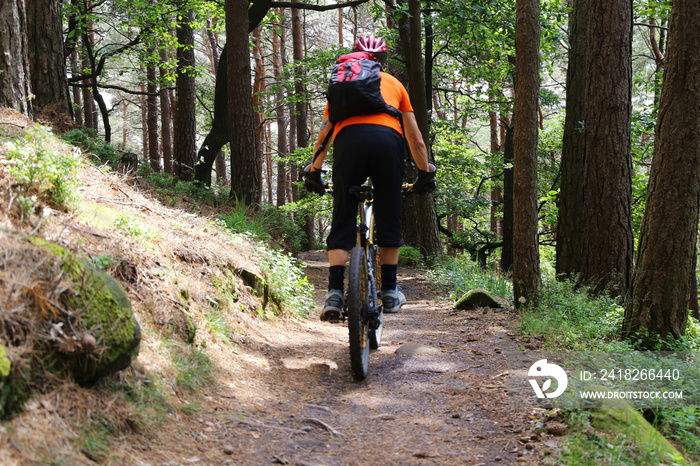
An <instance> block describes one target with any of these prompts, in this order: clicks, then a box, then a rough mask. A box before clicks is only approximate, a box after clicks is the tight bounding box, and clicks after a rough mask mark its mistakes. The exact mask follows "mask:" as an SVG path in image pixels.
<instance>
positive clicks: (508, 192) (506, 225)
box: [501, 117, 515, 273]
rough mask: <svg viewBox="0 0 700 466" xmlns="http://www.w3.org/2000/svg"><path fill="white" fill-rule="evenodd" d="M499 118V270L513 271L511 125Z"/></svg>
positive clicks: (512, 154) (512, 157)
mask: <svg viewBox="0 0 700 466" xmlns="http://www.w3.org/2000/svg"><path fill="white" fill-rule="evenodd" d="M506 120H507V119H506V118H505V117H502V118H501V121H502V123H501V124H502V125H504V126H505V128H506V132H505V137H504V143H503V165H504V166H505V167H508V168H505V169H503V248H502V249H501V270H502V271H503V272H506V273H511V272H512V271H513V159H514V151H515V150H514V148H513V133H514V131H513V125H512V124H510V122H509V121H506Z"/></svg>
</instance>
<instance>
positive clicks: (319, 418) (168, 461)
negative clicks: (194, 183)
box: [0, 111, 564, 465]
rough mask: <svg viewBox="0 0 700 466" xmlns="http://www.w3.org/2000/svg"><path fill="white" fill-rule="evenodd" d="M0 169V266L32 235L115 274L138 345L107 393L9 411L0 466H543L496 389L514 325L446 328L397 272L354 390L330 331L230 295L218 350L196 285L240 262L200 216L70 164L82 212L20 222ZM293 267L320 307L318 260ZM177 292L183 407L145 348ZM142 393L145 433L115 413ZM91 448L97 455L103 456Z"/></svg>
mask: <svg viewBox="0 0 700 466" xmlns="http://www.w3.org/2000/svg"><path fill="white" fill-rule="evenodd" d="M0 116H2V117H3V118H2V121H5V122H6V123H5V125H6V126H7V128H12V129H17V128H26V127H28V125H29V122H26V121H23V120H22V118H21V117H20V116H18V115H17V114H16V113H13V112H8V111H4V112H0ZM0 149H2V147H0ZM2 155H3V154H2V151H1V150H0V205H2V206H3V207H2V208H0V246H2V250H3V251H8V250H9V249H8V248H10V247H15V246H16V244H15V243H16V240H15V239H14V238H15V237H19V236H22V235H40V236H43V237H45V238H47V239H49V240H51V241H54V242H58V243H59V244H62V245H64V246H65V247H67V248H69V249H71V250H73V251H76V252H78V253H80V254H83V255H84V256H86V257H92V258H95V257H98V258H99V257H102V258H104V257H111V258H116V259H118V260H117V265H115V266H114V267H116V269H115V270H113V272H114V273H115V275H116V278H118V279H119V280H120V281H121V282H122V284H123V285H124V287H125V289H126V291H127V294H128V295H129V297H130V299H131V301H132V304H133V307H134V312H135V314H136V316H137V319H139V320H140V322H141V326H142V331H143V334H142V342H141V353H140V354H139V356H138V358H137V360H136V361H135V362H134V363H133V365H132V366H133V367H132V368H130V369H129V370H127V371H124V372H125V373H124V374H122V375H120V376H117V377H116V379H115V380H116V381H115V380H113V381H112V382H109V383H107V384H106V385H102V386H98V387H79V386H77V385H76V384H73V383H70V382H64V381H60V380H55V379H52V378H51V377H44V378H43V379H41V380H40V384H39V386H37V387H35V388H36V389H37V392H36V393H35V394H34V396H33V397H32V398H31V399H30V400H29V401H28V403H27V406H26V409H25V411H24V412H23V413H22V414H20V415H18V416H15V417H13V418H12V419H10V420H7V421H3V422H0V464H3V465H25V464H70V465H76V464H77V465H82V464H86V465H88V464H98V463H99V464H120V465H121V464H141V465H186V464H202V465H218V464H235V465H259V464H298V465H312V464H313V465H385V464H388V465H408V464H421V465H422V464H444V465H451V464H459V465H462V464H468V465H477V464H511V463H512V464H515V463H518V464H542V463H543V462H549V463H556V461H557V460H556V458H557V451H558V450H559V448H560V444H561V443H562V438H561V437H556V436H554V435H553V434H551V433H547V432H548V431H549V432H557V433H562V430H563V429H562V428H563V427H564V426H562V425H561V424H558V422H559V421H560V419H558V413H557V410H547V409H543V408H541V407H538V406H537V405H536V403H535V402H534V401H533V398H534V397H533V396H532V394H531V393H526V392H520V393H515V394H513V392H512V391H511V392H510V393H509V392H508V390H507V389H506V388H507V387H506V385H507V378H508V373H509V370H514V368H509V366H508V361H509V357H510V356H511V355H514V354H516V353H521V352H522V351H523V350H524V349H525V348H531V347H532V346H533V344H535V342H529V341H528V340H527V339H523V338H522V337H521V336H520V335H519V330H518V316H517V314H516V313H515V312H514V311H512V310H503V309H490V308H479V309H475V310H471V311H456V310H455V309H453V306H452V301H451V300H450V299H449V298H448V297H447V293H446V292H445V291H444V290H442V289H441V288H439V287H437V286H435V285H434V284H431V283H430V282H429V281H428V280H426V278H425V277H424V276H423V275H422V272H421V270H419V269H414V268H400V270H399V285H400V286H401V288H402V290H403V291H404V293H405V294H406V297H407V298H408V303H407V304H406V305H405V306H404V307H403V309H402V310H401V312H400V313H398V314H395V315H389V316H387V317H386V324H385V331H384V337H383V341H382V345H381V347H380V348H379V349H378V350H376V351H373V352H372V353H371V354H370V373H369V376H368V378H367V379H366V380H365V381H363V382H357V381H355V380H354V378H353V376H352V371H351V368H350V361H349V352H348V334H347V326H346V325H345V324H330V323H325V322H321V321H320V320H319V319H318V311H317V312H316V313H313V314H312V315H311V316H310V317H309V318H307V319H301V318H295V317H279V318H270V319H262V318H260V317H259V316H258V315H257V314H256V312H255V309H256V307H257V306H259V304H260V303H259V301H256V300H257V298H256V297H255V296H254V295H253V294H252V293H250V292H249V291H248V290H247V289H246V288H245V287H243V286H242V285H241V284H240V283H239V286H240V296H239V298H238V302H237V304H236V306H238V307H237V310H235V311H234V312H229V313H228V314H227V315H225V319H226V321H227V323H228V325H229V326H230V327H231V328H234V329H235V336H234V337H232V339H231V341H230V342H226V343H223V342H222V341H220V339H217V338H216V337H215V336H214V335H212V334H211V332H207V324H206V321H205V317H206V316H205V315H204V314H205V312H204V310H206V309H207V306H209V305H208V304H207V303H209V302H210V301H211V298H210V295H211V294H212V293H215V292H216V289H215V288H214V287H213V286H212V279H211V275H212V274H214V273H217V270H219V268H218V267H219V265H220V264H223V265H224V266H225V267H240V266H241V264H243V265H245V266H247V267H252V266H254V265H255V264H254V254H253V253H252V252H251V250H250V248H249V247H248V246H246V245H245V244H240V243H236V244H232V242H231V241H230V237H229V236H227V235H225V234H222V233H221V232H220V231H218V229H217V227H215V226H213V225H212V221H211V220H212V218H215V217H216V215H217V212H203V211H199V210H197V209H198V207H197V208H195V207H196V206H195V207H193V206H194V203H191V202H188V200H187V199H186V198H181V199H179V200H176V201H173V199H170V201H173V202H170V203H168V202H163V199H161V200H160V201H159V200H158V193H156V191H155V190H154V189H153V188H150V187H148V186H146V185H144V184H143V183H142V182H141V181H139V180H138V179H137V178H135V177H134V176H133V174H131V175H128V174H127V175H126V176H125V175H120V174H119V173H116V172H106V171H103V170H100V169H99V168H97V167H93V166H91V165H89V164H86V165H87V166H86V167H85V168H83V169H81V170H80V173H79V175H78V178H79V179H80V194H81V196H82V198H83V199H84V200H86V201H89V203H85V204H84V205H83V210H82V211H80V212H59V211H55V210H52V209H49V208H44V210H43V214H42V215H37V216H33V217H30V218H23V219H22V220H21V221H20V219H19V218H18V215H17V214H16V212H15V210H14V208H13V203H12V199H13V196H14V194H13V192H14V191H13V190H15V189H16V188H15V187H14V186H13V184H12V182H11V180H10V178H9V177H8V171H7V169H6V167H3V163H2V162H3V160H2V159H3V157H2ZM166 204H168V205H166ZM14 205H16V203H15V204H14ZM86 206H87V207H86ZM85 209H87V210H85ZM39 210H41V209H39ZM115 212H128V213H129V215H130V216H133V217H134V218H137V219H138V221H139V222H141V224H142V227H143V228H145V229H146V230H151V231H155V232H157V235H155V236H154V237H153V238H151V239H150V240H144V239H143V238H135V237H134V236H133V235H129V234H126V233H125V232H124V231H122V230H119V229H117V228H114V225H113V224H112V226H111V227H110V226H109V225H110V221H109V218H110V217H113V216H114V213H115ZM10 231H12V232H16V233H20V235H19V236H18V235H16V234H13V235H9V234H8V232H10ZM5 258H6V257H5ZM0 259H2V257H0ZM299 260H300V261H301V262H303V263H305V265H306V267H305V270H306V274H307V276H308V278H309V281H310V283H312V284H313V285H314V288H315V301H316V303H317V307H319V308H320V305H321V301H322V298H323V295H324V290H325V282H326V277H327V266H328V265H327V262H326V258H325V253H324V252H323V251H313V252H309V253H306V254H303V255H302V256H300V257H299ZM0 265H2V266H3V267H5V268H4V269H3V270H2V274H0V278H2V277H3V276H4V277H8V276H20V277H22V278H23V279H24V280H27V286H30V287H31V283H29V282H30V281H31V277H30V276H28V275H24V274H23V272H22V273H17V274H15V272H18V271H17V270H11V269H9V267H11V266H12V267H17V268H19V267H25V268H28V267H27V265H28V264H22V263H21V262H20V263H16V264H14V265H13V264H9V263H8V262H7V261H6V262H4V263H3V262H2V261H1V260H0ZM13 274H15V275H13ZM1 281H2V280H0V282H1ZM183 289H187V297H188V300H187V302H186V303H185V305H187V306H189V310H190V312H191V313H192V314H193V316H194V318H195V320H197V321H198V333H197V341H196V346H197V348H201V349H202V351H203V352H204V353H205V354H206V355H207V357H208V358H209V359H211V361H212V363H213V364H214V366H215V367H216V371H215V374H216V376H215V379H214V380H213V381H212V382H211V383H209V384H207V385H206V388H204V389H203V390H202V391H201V392H196V391H195V392H194V393H193V392H186V391H183V390H181V389H178V388H177V384H175V383H173V380H174V379H175V378H176V377H177V372H176V371H175V370H174V368H173V366H174V364H173V363H172V362H169V361H168V358H167V357H166V356H165V355H164V353H165V352H166V351H165V350H164V349H163V348H164V347H165V346H166V343H165V339H164V336H163V333H162V332H163V331H164V328H165V327H166V326H164V324H163V322H166V323H167V322H168V321H169V320H168V319H171V318H172V315H173V314H174V311H175V309H176V308H178V307H182V305H183V304H182V302H183V301H182V296H183ZM0 292H1V291H0ZM3 312H5V311H3ZM416 348H417V349H418V350H417V351H416ZM411 350H413V351H411ZM516 369H518V370H522V368H516ZM120 377H121V378H120ZM151 379H153V380H151ZM110 383H111V384H112V385H111V386H110ZM147 385H151V386H153V385H162V386H165V387H166V388H165V389H164V392H165V393H166V397H168V398H169V401H168V403H169V405H170V406H173V407H174V409H170V410H169V411H168V413H167V416H166V417H165V418H164V419H161V420H155V421H153V422H152V423H148V422H146V423H144V422H143V419H142V418H143V416H140V414H143V413H136V412H134V405H132V404H130V403H129V402H128V401H126V398H127V397H128V396H131V397H132V398H133V397H134V396H135V394H136V395H138V393H140V392H139V390H143V387H145V386H147ZM119 387H122V388H121V389H120V388H119ZM120 390H121V391H120ZM557 424H558V425H559V428H557V429H549V430H548V429H547V426H551V425H554V426H555V427H556V426H557ZM100 435H102V436H105V435H106V436H107V437H108V438H109V440H108V441H107V442H106V443H105V444H103V446H100V444H99V442H100V437H99V436H100ZM96 452H97V453H99V455H96Z"/></svg>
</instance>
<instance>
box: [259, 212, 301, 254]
mask: <svg viewBox="0 0 700 466" xmlns="http://www.w3.org/2000/svg"><path fill="white" fill-rule="evenodd" d="M258 215H259V216H260V217H261V218H262V222H263V225H264V228H265V231H266V232H267V233H268V234H269V235H270V236H271V237H272V238H273V239H274V240H275V241H276V242H278V243H280V245H281V246H282V247H284V248H285V249H286V250H288V251H290V252H292V253H297V252H299V251H301V250H302V244H303V242H304V241H305V240H306V234H305V233H304V231H303V230H302V229H301V227H300V226H299V222H295V221H294V220H293V219H292V215H290V214H288V213H287V212H286V211H285V210H283V209H278V208H277V207H275V206H273V205H272V204H263V205H261V206H260V207H259V212H258Z"/></svg>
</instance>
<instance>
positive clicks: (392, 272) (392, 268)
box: [381, 264, 398, 291]
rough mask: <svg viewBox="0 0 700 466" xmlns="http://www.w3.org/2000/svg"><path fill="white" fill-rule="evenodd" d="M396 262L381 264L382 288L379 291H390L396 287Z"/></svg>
mask: <svg viewBox="0 0 700 466" xmlns="http://www.w3.org/2000/svg"><path fill="white" fill-rule="evenodd" d="M397 269H398V266H397V265H396V264H382V289H381V291H392V290H394V289H396V271H397Z"/></svg>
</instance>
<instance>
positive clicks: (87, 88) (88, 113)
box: [82, 23, 146, 157]
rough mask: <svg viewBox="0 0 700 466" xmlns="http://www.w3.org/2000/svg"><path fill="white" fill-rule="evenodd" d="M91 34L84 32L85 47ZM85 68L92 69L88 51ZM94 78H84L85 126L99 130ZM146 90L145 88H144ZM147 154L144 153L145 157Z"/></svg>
mask: <svg viewBox="0 0 700 466" xmlns="http://www.w3.org/2000/svg"><path fill="white" fill-rule="evenodd" d="M88 24H89V28H90V30H92V23H88ZM88 40H89V34H83V45H84V47H85V49H87V47H88V44H87V42H88ZM83 69H84V70H85V69H87V70H90V69H92V66H91V65H90V60H89V59H88V57H87V52H85V51H84V52H83ZM92 81H93V80H92V79H84V80H83V81H82V85H83V86H84V87H83V88H82V89H83V117H84V120H85V127H86V128H89V129H94V130H95V131H97V112H96V111H95V99H93V98H92V91H91V83H92ZM144 90H145V89H144ZM145 156H146V154H144V157H145Z"/></svg>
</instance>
